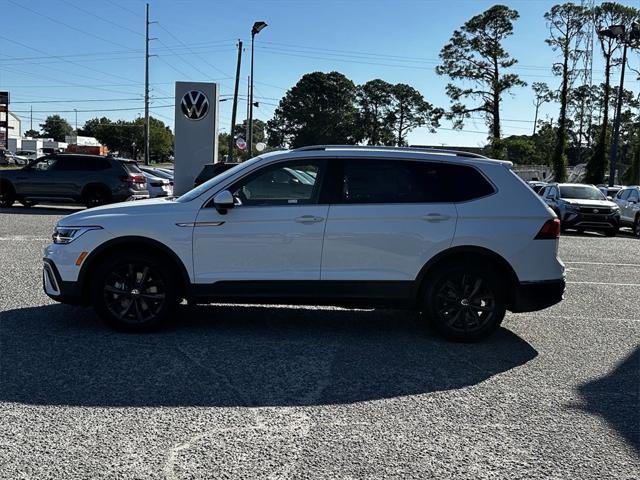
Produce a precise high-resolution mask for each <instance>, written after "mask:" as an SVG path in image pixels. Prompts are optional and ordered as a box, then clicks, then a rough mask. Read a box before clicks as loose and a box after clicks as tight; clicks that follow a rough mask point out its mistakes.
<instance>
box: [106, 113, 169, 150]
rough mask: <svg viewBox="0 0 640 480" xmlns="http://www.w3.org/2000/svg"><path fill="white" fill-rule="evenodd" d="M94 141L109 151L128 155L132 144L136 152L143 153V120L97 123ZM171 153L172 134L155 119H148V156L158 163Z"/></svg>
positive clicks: (162, 123)
mask: <svg viewBox="0 0 640 480" xmlns="http://www.w3.org/2000/svg"><path fill="white" fill-rule="evenodd" d="M95 137H96V139H97V140H98V141H99V142H100V143H102V144H103V145H106V146H107V148H109V150H111V151H114V152H119V153H120V154H121V155H129V154H130V153H131V152H132V151H133V144H134V143H135V145H136V150H137V151H138V152H142V151H143V148H144V146H143V142H144V119H142V118H137V119H136V120H134V121H133V122H131V121H128V120H117V121H115V122H112V121H109V122H98V123H97V124H96V125H95ZM172 151H173V133H171V129H170V128H169V127H167V126H165V124H164V122H162V121H161V120H158V119H157V118H153V117H149V156H150V158H151V159H153V160H156V161H160V160H163V159H165V158H166V157H168V156H169V155H170V154H171V152H172Z"/></svg>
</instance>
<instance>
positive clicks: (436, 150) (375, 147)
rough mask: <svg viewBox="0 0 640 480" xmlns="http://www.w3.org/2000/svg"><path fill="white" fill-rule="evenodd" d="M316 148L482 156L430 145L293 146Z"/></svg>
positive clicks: (302, 148) (307, 148) (304, 148)
mask: <svg viewBox="0 0 640 480" xmlns="http://www.w3.org/2000/svg"><path fill="white" fill-rule="evenodd" d="M317 150H404V151H411V152H427V153H445V154H448V155H454V156H456V157H467V158H484V159H488V157H485V156H484V155H480V154H479V153H472V152H465V151H463V150H448V149H446V148H430V147H393V146H388V145H309V146H306V147H300V148H295V149H294V151H296V152H310V151H317Z"/></svg>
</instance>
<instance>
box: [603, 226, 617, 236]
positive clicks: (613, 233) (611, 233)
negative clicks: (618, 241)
mask: <svg viewBox="0 0 640 480" xmlns="http://www.w3.org/2000/svg"><path fill="white" fill-rule="evenodd" d="M617 234H618V229H617V228H610V229H609V230H605V231H604V235H605V237H615V236H616V235H617Z"/></svg>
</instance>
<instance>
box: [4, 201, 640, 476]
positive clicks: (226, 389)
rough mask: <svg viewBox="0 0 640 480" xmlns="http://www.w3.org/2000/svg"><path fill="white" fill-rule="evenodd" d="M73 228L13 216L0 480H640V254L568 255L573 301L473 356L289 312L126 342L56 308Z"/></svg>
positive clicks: (16, 212)
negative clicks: (45, 265) (52, 287)
mask: <svg viewBox="0 0 640 480" xmlns="http://www.w3.org/2000/svg"><path fill="white" fill-rule="evenodd" d="M67 211H69V210H61V209H55V208H34V209H31V210H27V209H24V208H20V207H16V208H14V209H11V210H0V241H1V242H2V243H1V247H0V478H3V479H12V480H17V479H26V478H29V479H32V478H33V479H86V478H92V479H103V478H104V479H107V478H109V479H111V478H123V479H125V478H126V479H134V478H135V479H157V478H166V479H187V478H188V479H196V478H238V479H240V478H242V479H246V478H261V479H266V478H273V479H275V478H309V479H311V478H326V479H356V478H358V479H359V478H371V479H374V478H375V479H377V478H469V479H484V478H487V479H489V478H492V479H493V478H509V479H520V478H522V479H531V478H544V479H549V478H554V479H560V478H563V479H564V478H566V479H607V478H612V479H613V478H616V479H631V478H638V477H639V475H640V455H639V454H640V425H639V422H640V397H639V395H640V346H639V345H640V239H637V238H633V237H631V236H630V235H629V234H621V235H620V236H618V237H616V238H612V239H609V238H605V237H603V236H601V235H598V234H584V235H567V236H563V237H562V239H561V242H560V250H561V257H562V258H563V260H564V261H565V262H566V264H567V267H568V272H567V279H568V282H569V284H568V291H567V294H566V299H565V300H564V301H563V302H562V303H561V304H559V305H557V306H555V307H553V308H551V309H548V310H546V311H542V312H536V313H532V314H517V315H516V314H508V316H507V319H506V320H505V322H504V324H503V327H504V328H502V329H501V330H500V331H499V332H498V334H497V335H495V336H494V337H492V338H491V339H490V340H489V341H486V342H483V343H480V344H475V345H464V344H454V343H447V342H445V341H442V340H440V339H439V338H437V337H436V336H435V335H434V334H433V333H432V332H430V331H429V330H427V329H425V328H424V327H423V326H422V325H421V324H420V323H419V321H418V320H417V318H416V317H415V315H413V314H410V313H407V312H397V311H372V312H367V311H350V310H343V309H332V308H316V309H313V308H288V307H286V306H283V307H277V308H265V307H260V306H252V307H240V306H233V305H227V306H205V307H199V308H197V309H194V308H192V307H187V306H186V305H185V306H182V307H180V309H179V311H178V313H177V314H176V318H175V321H173V322H172V323H171V324H170V325H169V326H168V327H167V328H166V329H165V330H164V331H162V332H160V333H157V334H152V335H124V334H119V333H115V332H113V331H110V330H108V329H107V328H106V327H104V326H103V325H102V324H101V323H99V322H98V321H97V320H96V319H95V317H94V315H93V313H92V311H91V310H85V309H82V308H77V307H70V306H64V305H58V304H54V303H53V302H51V301H50V300H49V299H48V298H47V297H46V296H45V294H44V293H43V292H42V288H41V257H42V249H43V247H44V246H45V245H46V244H47V243H48V242H49V237H50V233H51V229H52V227H53V225H54V224H55V222H56V221H57V220H58V219H59V218H60V217H61V216H62V215H63V214H65V213H66V212H67Z"/></svg>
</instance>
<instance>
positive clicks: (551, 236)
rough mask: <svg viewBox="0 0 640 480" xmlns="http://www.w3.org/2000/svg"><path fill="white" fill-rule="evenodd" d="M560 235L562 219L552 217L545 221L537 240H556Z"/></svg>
mask: <svg viewBox="0 0 640 480" xmlns="http://www.w3.org/2000/svg"><path fill="white" fill-rule="evenodd" d="M558 237H560V220H559V219H557V218H552V219H551V220H547V221H546V222H544V225H542V228H541V229H540V231H539V232H538V234H537V235H536V237H535V240H555V239H556V238H558Z"/></svg>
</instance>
